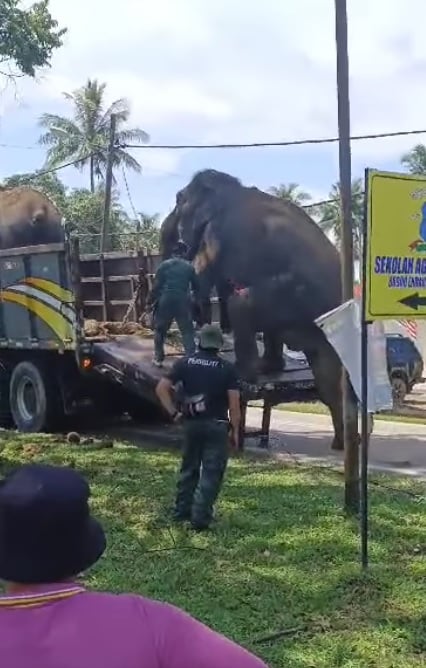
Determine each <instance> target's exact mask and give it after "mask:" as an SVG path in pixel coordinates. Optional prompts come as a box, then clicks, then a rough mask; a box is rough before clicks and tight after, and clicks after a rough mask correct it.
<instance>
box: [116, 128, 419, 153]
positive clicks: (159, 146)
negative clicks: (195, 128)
mask: <svg viewBox="0 0 426 668" xmlns="http://www.w3.org/2000/svg"><path fill="white" fill-rule="evenodd" d="M421 134H426V130H401V131H399V132H381V133H377V134H368V135H354V136H353V137H351V141H360V140H362V139H385V138H388V137H404V136H409V135H421ZM338 141H339V138H338V137H325V138H322V139H321V138H313V139H294V140H291V141H290V140H289V141H269V142H268V141H265V142H247V143H228V144H226V143H221V144H143V145H142V144H126V143H124V142H120V143H118V144H117V148H140V149H143V150H148V149H168V150H181V149H208V148H209V149H213V148H218V149H226V148H227V149H229V148H268V147H274V146H280V147H282V146H304V145H307V144H333V143H336V142H338Z"/></svg>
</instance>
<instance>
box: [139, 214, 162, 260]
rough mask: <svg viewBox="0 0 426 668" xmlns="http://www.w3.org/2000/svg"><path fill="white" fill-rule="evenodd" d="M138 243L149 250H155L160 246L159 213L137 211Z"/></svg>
mask: <svg viewBox="0 0 426 668" xmlns="http://www.w3.org/2000/svg"><path fill="white" fill-rule="evenodd" d="M139 217H140V221H139V234H140V241H141V243H140V245H141V246H143V247H145V248H147V249H148V250H149V251H156V250H158V249H159V247H160V214H158V213H155V214H154V215H153V216H150V215H148V214H147V213H142V212H139Z"/></svg>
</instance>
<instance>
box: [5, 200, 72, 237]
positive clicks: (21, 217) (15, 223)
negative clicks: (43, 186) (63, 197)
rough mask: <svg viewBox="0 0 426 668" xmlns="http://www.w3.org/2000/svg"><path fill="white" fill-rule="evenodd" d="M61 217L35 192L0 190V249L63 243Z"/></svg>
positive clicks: (53, 207)
mask: <svg viewBox="0 0 426 668" xmlns="http://www.w3.org/2000/svg"><path fill="white" fill-rule="evenodd" d="M64 240H65V231H64V227H63V225H62V215H61V213H60V211H59V210H58V209H57V208H56V206H55V205H54V204H53V202H51V201H50V199H48V197H46V196H45V195H43V194H42V193H41V192H39V191H38V190H34V189H32V188H27V187H17V188H0V249H2V250H5V249H9V248H22V247H24V246H38V245H41V244H53V243H63V242H64Z"/></svg>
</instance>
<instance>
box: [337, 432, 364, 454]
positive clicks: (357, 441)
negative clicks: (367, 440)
mask: <svg viewBox="0 0 426 668" xmlns="http://www.w3.org/2000/svg"><path fill="white" fill-rule="evenodd" d="M353 438H354V441H355V445H356V446H359V444H360V443H361V436H360V435H359V434H356V435H354V436H353ZM331 449H332V450H337V451H340V452H342V451H343V450H344V449H345V444H344V441H343V435H342V436H335V437H334V438H333V441H332V443H331Z"/></svg>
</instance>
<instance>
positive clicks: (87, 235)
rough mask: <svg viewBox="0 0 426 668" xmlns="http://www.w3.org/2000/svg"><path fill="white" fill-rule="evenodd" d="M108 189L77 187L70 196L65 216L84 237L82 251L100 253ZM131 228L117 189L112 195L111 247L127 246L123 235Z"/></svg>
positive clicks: (77, 232) (71, 227)
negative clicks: (106, 191)
mask: <svg viewBox="0 0 426 668" xmlns="http://www.w3.org/2000/svg"><path fill="white" fill-rule="evenodd" d="M104 203H105V191H104V189H103V187H102V186H99V187H98V188H96V190H95V192H94V193H92V192H90V190H87V189H86V188H74V189H73V190H71V191H70V192H69V193H68V195H67V198H66V205H65V211H64V215H65V219H66V221H67V223H68V224H69V227H70V230H71V232H72V233H74V234H76V235H78V236H79V238H80V250H81V252H82V253H98V252H99V250H100V241H101V231H102V221H103V215H104ZM130 231H131V223H130V220H129V217H128V215H127V213H126V212H125V211H124V209H123V208H122V206H121V205H120V202H119V196H118V192H117V191H116V190H115V189H114V190H113V193H112V198H111V212H110V221H109V231H108V235H109V240H110V244H109V248H110V250H121V249H124V248H125V246H126V243H125V238H124V237H123V235H125V234H127V233H129V232H130Z"/></svg>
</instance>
